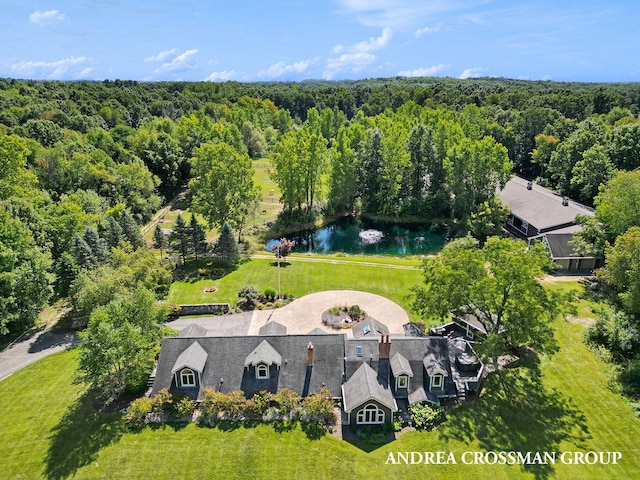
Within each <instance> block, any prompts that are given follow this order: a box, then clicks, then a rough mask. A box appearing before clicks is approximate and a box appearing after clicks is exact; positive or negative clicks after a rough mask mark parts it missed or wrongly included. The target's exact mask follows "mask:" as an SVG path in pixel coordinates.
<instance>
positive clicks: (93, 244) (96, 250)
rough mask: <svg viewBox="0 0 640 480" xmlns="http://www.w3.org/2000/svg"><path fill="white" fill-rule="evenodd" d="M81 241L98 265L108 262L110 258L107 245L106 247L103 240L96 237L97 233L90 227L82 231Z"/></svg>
mask: <svg viewBox="0 0 640 480" xmlns="http://www.w3.org/2000/svg"><path fill="white" fill-rule="evenodd" d="M83 239H84V241H85V242H86V243H87V245H88V246H89V248H90V249H91V252H92V253H93V256H94V257H95V259H96V262H97V264H98V265H101V264H103V263H107V262H108V261H109V257H110V256H111V252H110V251H109V245H107V241H106V240H105V239H104V238H101V237H100V235H98V232H96V231H95V230H94V229H93V228H91V227H87V228H86V230H85V231H84V235H83Z"/></svg>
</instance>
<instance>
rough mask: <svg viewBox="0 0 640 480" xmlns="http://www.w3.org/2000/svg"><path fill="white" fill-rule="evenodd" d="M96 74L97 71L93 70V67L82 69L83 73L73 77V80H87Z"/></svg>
mask: <svg viewBox="0 0 640 480" xmlns="http://www.w3.org/2000/svg"><path fill="white" fill-rule="evenodd" d="M94 72H95V69H93V68H91V67H86V68H84V69H82V71H81V72H78V73H75V74H74V75H73V78H75V79H86V78H89V77H91V76H92V75H93V73H94Z"/></svg>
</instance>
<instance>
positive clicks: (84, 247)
mask: <svg viewBox="0 0 640 480" xmlns="http://www.w3.org/2000/svg"><path fill="white" fill-rule="evenodd" d="M72 253H73V258H74V259H75V261H76V265H78V267H80V268H83V269H85V270H93V269H94V268H97V266H98V260H97V258H96V256H95V255H94V254H93V250H91V247H89V245H88V244H87V242H85V241H84V238H82V237H81V236H80V235H78V234H77V233H76V234H75V235H74V237H73V247H72Z"/></svg>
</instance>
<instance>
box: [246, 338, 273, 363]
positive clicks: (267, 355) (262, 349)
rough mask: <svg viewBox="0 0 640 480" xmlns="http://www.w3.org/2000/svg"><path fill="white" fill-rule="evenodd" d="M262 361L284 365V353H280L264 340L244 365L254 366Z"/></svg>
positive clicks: (248, 356)
mask: <svg viewBox="0 0 640 480" xmlns="http://www.w3.org/2000/svg"><path fill="white" fill-rule="evenodd" d="M260 363H264V364H265V365H269V366H271V365H277V366H280V365H282V355H280V354H279V353H278V352H277V351H276V350H275V348H273V347H272V346H271V345H270V344H269V342H267V341H266V340H263V341H262V343H261V344H260V345H258V346H257V347H256V348H255V349H254V350H253V351H252V352H251V353H250V354H249V355H247V358H246V359H245V361H244V366H245V367H248V366H249V365H253V366H254V367H255V366H256V365H258V364H260Z"/></svg>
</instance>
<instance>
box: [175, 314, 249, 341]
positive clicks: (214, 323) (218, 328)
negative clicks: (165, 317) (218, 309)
mask: <svg viewBox="0 0 640 480" xmlns="http://www.w3.org/2000/svg"><path fill="white" fill-rule="evenodd" d="M252 317H253V312H246V313H234V314H231V315H214V316H211V317H193V318H188V317H186V318H179V319H178V320H174V321H173V322H167V326H169V327H171V328H175V329H176V330H182V329H183V328H186V327H188V326H189V325H192V324H194V323H195V324H196V325H200V326H201V327H203V328H205V329H207V332H208V333H207V334H208V335H209V336H213V337H233V336H237V335H248V334H249V327H250V326H251V319H252Z"/></svg>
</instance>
